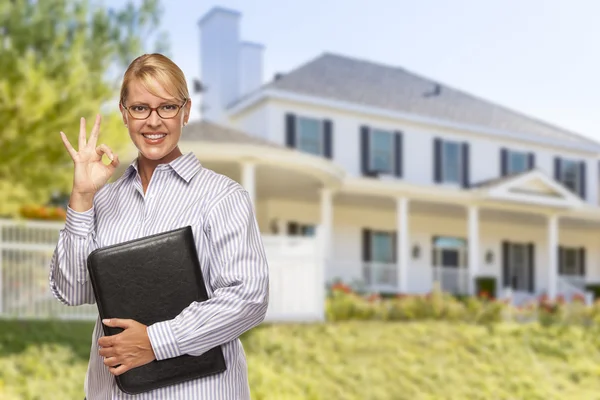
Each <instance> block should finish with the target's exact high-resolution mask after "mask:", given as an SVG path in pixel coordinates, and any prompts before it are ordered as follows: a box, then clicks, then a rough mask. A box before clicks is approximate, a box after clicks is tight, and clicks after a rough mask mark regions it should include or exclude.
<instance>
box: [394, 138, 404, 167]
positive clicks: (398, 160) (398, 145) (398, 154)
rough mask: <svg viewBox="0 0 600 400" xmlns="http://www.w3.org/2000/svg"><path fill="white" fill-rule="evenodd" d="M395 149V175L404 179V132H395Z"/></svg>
mask: <svg viewBox="0 0 600 400" xmlns="http://www.w3.org/2000/svg"><path fill="white" fill-rule="evenodd" d="M394 133H395V134H394V145H395V146H394V148H395V150H396V151H395V153H394V155H395V157H394V173H395V175H396V176H397V177H399V178H401V177H402V160H403V159H404V154H403V153H402V148H403V142H402V132H394Z"/></svg>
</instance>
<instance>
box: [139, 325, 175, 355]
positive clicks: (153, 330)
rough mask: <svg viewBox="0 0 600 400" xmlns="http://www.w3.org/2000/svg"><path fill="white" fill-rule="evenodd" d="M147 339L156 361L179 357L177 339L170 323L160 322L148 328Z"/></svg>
mask: <svg viewBox="0 0 600 400" xmlns="http://www.w3.org/2000/svg"><path fill="white" fill-rule="evenodd" d="M147 332H148V338H149V339H150V344H151V345H152V350H154V355H155V356H156V359H157V360H159V361H160V360H164V359H167V358H173V357H177V356H180V355H181V350H180V349H179V345H178V344H177V338H176V337H175V334H174V333H173V329H171V324H170V321H161V322H157V323H155V324H152V325H150V326H148V329H147Z"/></svg>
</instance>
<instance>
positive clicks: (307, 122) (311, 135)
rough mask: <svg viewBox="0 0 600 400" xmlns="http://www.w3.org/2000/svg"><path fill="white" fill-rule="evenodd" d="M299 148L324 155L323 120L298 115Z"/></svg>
mask: <svg viewBox="0 0 600 400" xmlns="http://www.w3.org/2000/svg"><path fill="white" fill-rule="evenodd" d="M297 121H298V125H297V127H296V128H297V130H296V132H297V137H298V149H300V150H302V151H305V152H307V153H311V154H316V155H322V154H323V141H322V132H321V126H322V124H321V121H320V120H318V119H314V118H306V117H298V119H297Z"/></svg>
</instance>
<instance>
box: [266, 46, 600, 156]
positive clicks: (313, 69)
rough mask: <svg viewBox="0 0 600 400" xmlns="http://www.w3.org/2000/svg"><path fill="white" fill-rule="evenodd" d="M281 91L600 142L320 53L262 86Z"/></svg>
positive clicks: (375, 66) (388, 70) (423, 81)
mask: <svg viewBox="0 0 600 400" xmlns="http://www.w3.org/2000/svg"><path fill="white" fill-rule="evenodd" d="M268 88H273V89H279V90H283V91H289V92H294V93H298V94H304V95H310V96H318V97H321V98H327V99H332V100H340V101H345V102H351V103H356V104H361V105H366V106H372V107H379V108H382V109H388V110H392V111H400V112H410V113H414V114H417V115H421V116H424V117H431V118H436V119H444V120H448V121H452V122H457V123H464V124H469V125H476V126H481V127H486V128H492V129H498V130H506V131H511V132H515V133H529V134H534V135H540V136H544V137H552V138H556V139H560V140H568V141H571V142H576V143H589V144H592V145H594V146H598V145H599V143H597V142H595V141H593V140H592V139H588V138H586V137H584V136H582V135H579V134H577V133H575V132H571V131H569V130H567V129H563V128H560V127H557V126H553V125H551V124H549V123H546V122H543V121H541V120H539V119H536V118H532V117H530V116H527V115H524V114H522V113H519V112H517V111H513V110H510V109H508V108H506V107H503V106H500V105H498V104H494V103H492V102H490V101H487V100H484V99H481V98H478V97H476V96H474V95H471V94H469V93H465V92H463V91H460V90H457V89H454V88H452V87H449V86H447V85H444V84H442V83H439V82H436V81H434V80H431V79H428V78H425V77H422V76H419V75H417V74H415V73H412V72H410V71H407V70H405V69H403V68H399V67H393V66H388V65H383V64H379V63H374V62H371V61H367V60H360V59H355V58H350V57H347V56H342V55H337V54H332V53H324V54H322V55H321V56H319V57H317V58H315V59H313V60H311V61H309V62H307V63H306V64H303V65H301V66H299V67H298V68H296V69H294V70H292V71H291V72H289V73H287V74H282V75H280V76H279V77H278V78H277V79H275V80H273V81H272V82H270V83H268V84H266V85H265V86H264V87H263V89H268Z"/></svg>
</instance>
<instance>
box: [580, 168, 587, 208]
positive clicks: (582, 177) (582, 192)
mask: <svg viewBox="0 0 600 400" xmlns="http://www.w3.org/2000/svg"><path fill="white" fill-rule="evenodd" d="M585 182H586V179H585V161H582V162H580V163H579V195H580V196H581V198H582V199H584V200H585V197H586V194H585V192H586V190H585Z"/></svg>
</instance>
